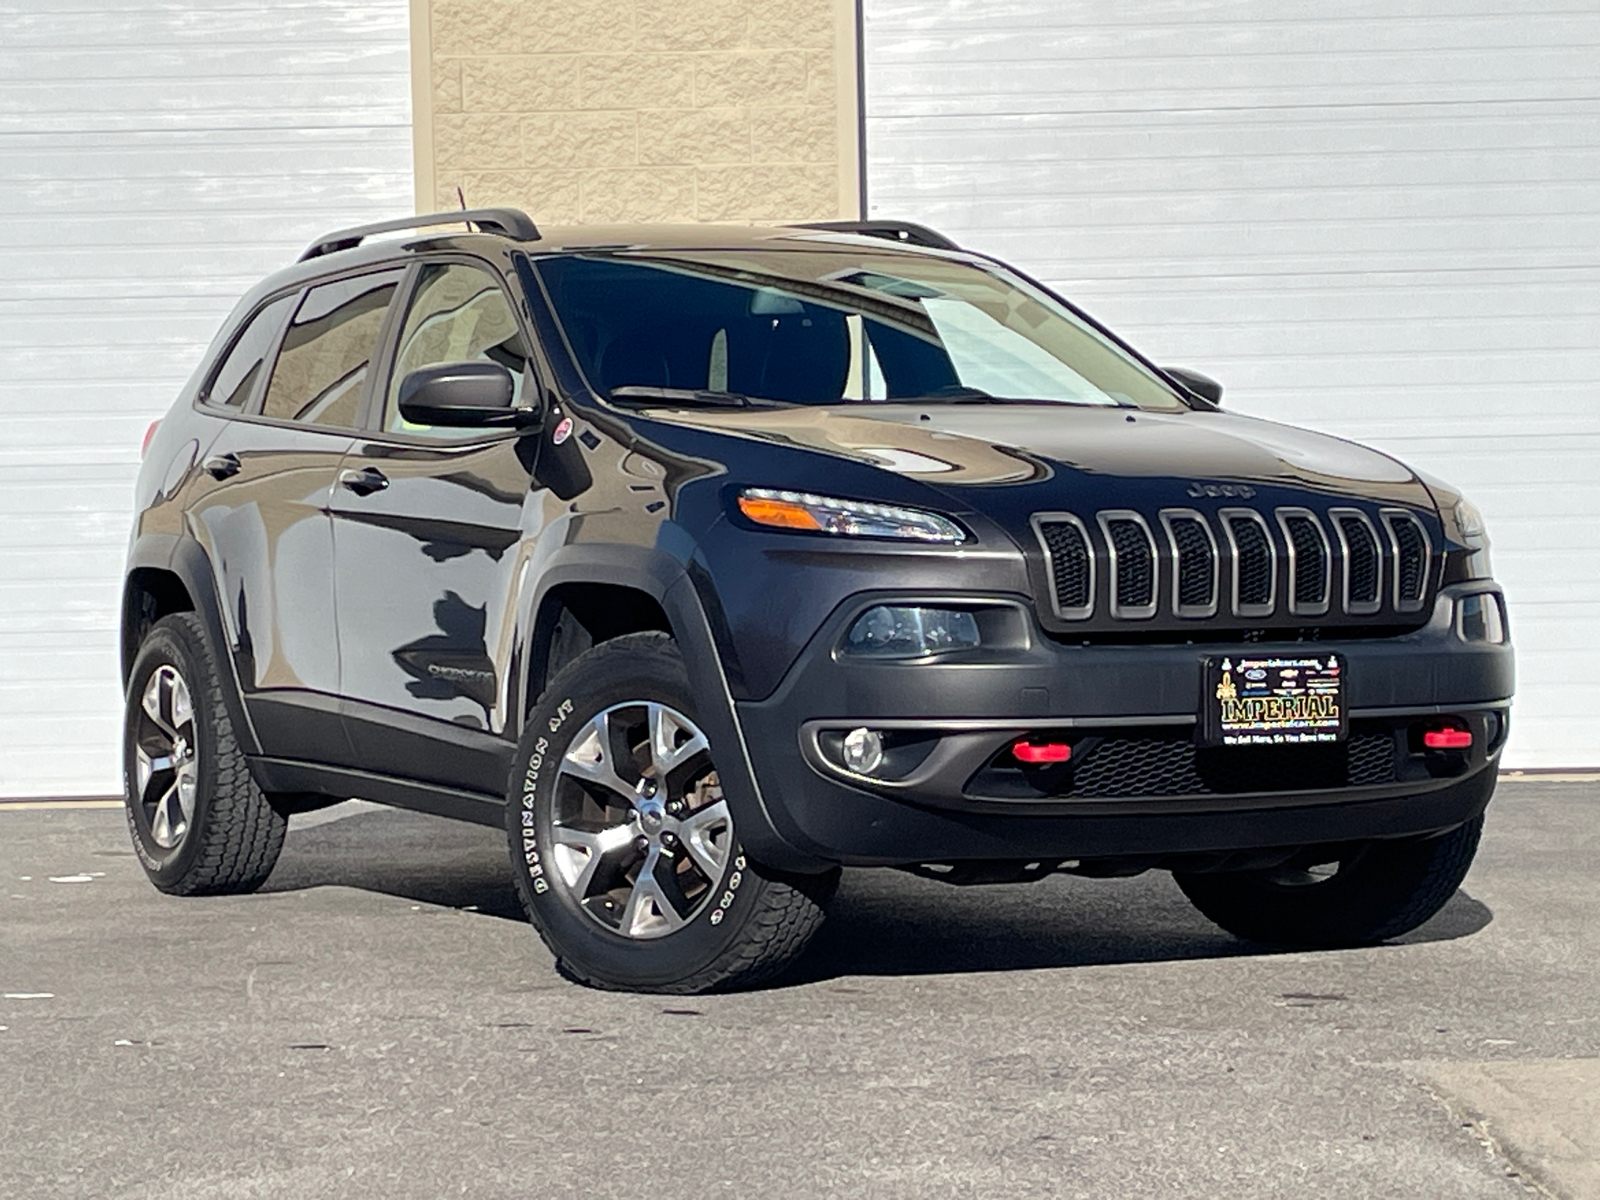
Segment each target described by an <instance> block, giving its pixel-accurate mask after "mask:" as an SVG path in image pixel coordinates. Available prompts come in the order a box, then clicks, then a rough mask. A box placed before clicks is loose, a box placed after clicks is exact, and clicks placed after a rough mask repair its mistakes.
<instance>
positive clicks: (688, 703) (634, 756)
mask: <svg viewBox="0 0 1600 1200" xmlns="http://www.w3.org/2000/svg"><path fill="white" fill-rule="evenodd" d="M507 816H508V822H509V823H508V827H507V833H508V835H509V837H510V842H511V859H512V870H513V873H514V876H515V879H516V883H517V889H518V892H519V894H520V895H521V897H522V902H523V905H524V908H525V909H526V911H527V914H528V917H529V919H530V920H531V921H532V922H533V924H534V926H535V928H537V929H538V931H539V933H540V935H541V936H542V937H543V938H544V940H545V943H546V944H547V945H548V946H549V947H550V949H551V950H552V951H553V952H554V953H555V955H556V957H557V959H558V960H559V963H560V965H561V968H562V969H563V970H564V971H565V972H566V973H567V974H569V975H570V976H572V977H573V978H575V979H577V980H579V981H581V982H583V983H587V984H590V985H592V986H595V987H602V988H615V989H625V990H631V991H646V992H673V993H694V992H704V991H711V990H717V989H728V988H734V987H743V986H749V985H751V984H754V983H757V982H760V981H761V980H763V979H767V978H769V977H771V976H772V975H774V974H776V973H777V972H779V971H781V970H782V969H783V968H784V967H786V966H787V965H788V964H789V963H791V962H792V961H793V960H794V959H795V958H796V957H797V956H798V955H799V954H800V952H801V951H802V950H803V949H804V948H805V945H806V943H807V942H808V941H809V940H810V938H811V935H812V934H813V933H814V932H815V931H816V929H817V927H818V926H819V925H820V924H821V922H822V918H823V910H824V905H825V904H826V902H827V900H828V898H829V897H830V896H831V894H832V892H833V889H834V886H835V885H836V883H837V880H838V872H837V871H834V872H829V873H826V874H822V875H786V874H782V873H780V872H776V871H772V870H769V869H767V868H765V867H763V866H762V865H761V864H759V863H755V862H752V861H751V860H750V859H749V857H748V856H747V855H746V854H745V852H744V849H743V847H742V846H741V845H740V843H739V839H738V835H737V831H736V830H735V828H734V819H733V813H732V811H731V810H730V807H729V805H728V802H727V800H726V798H725V797H724V795H723V792H722V783H721V778H720V776H719V775H718V773H717V769H716V765H715V764H714V763H713V762H712V759H711V750H710V745H709V742H708V740H707V738H706V735H705V734H704V733H703V732H702V731H701V729H700V727H699V725H698V724H697V722H696V717H695V704H694V698H693V696H692V695H691V694H690V691H689V683H688V678H687V676H686V674H685V672H684V669H683V661H682V659H681V657H680V656H679V653H678V649H677V646H676V645H675V644H674V643H673V641H672V640H671V639H670V638H669V637H667V636H666V635H665V634H659V633H639V634H629V635H627V636H625V637H621V638H617V639H615V640H613V641H609V642H605V643H602V644H601V645H600V646H597V647H595V648H594V649H593V650H590V651H588V652H586V653H585V654H583V655H582V656H580V657H579V658H578V659H577V660H575V661H574V662H573V663H572V664H571V665H570V666H568V667H567V668H566V669H565V670H563V671H562V672H561V673H560V674H559V675H557V676H556V678H555V679H554V680H552V681H551V684H550V686H549V688H548V689H547V690H546V692H545V694H544V696H543V698H542V699H541V700H540V702H539V704H538V705H537V706H536V707H535V709H534V711H533V713H532V714H531V716H530V718H529V721H528V726H527V730H526V731H525V733H524V735H523V738H522V743H521V746H520V748H519V757H518V769H517V772H516V774H515V776H514V777H513V788H512V792H511V796H510V803H509V804H508V805H507Z"/></svg>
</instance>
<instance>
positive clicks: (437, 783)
mask: <svg viewBox="0 0 1600 1200" xmlns="http://www.w3.org/2000/svg"><path fill="white" fill-rule="evenodd" d="M464 223H465V224H466V232H451V231H448V230H444V228H443V227H444V226H446V225H447V224H455V225H457V226H460V225H462V224H464ZM400 231H412V232H411V233H410V235H409V236H406V237H402V238H398V239H389V240H383V239H374V235H376V234H380V233H396V232H400ZM1220 392H1221V389H1220V388H1219V387H1218V386H1217V385H1216V384H1215V383H1214V382H1212V381H1211V380H1208V379H1206V378H1205V377H1204V376H1201V375H1197V374H1195V373H1193V372H1189V371H1184V370H1179V369H1175V368H1167V369H1162V368H1158V367H1156V366H1153V365H1151V364H1150V363H1149V362H1148V361H1146V360H1145V359H1144V358H1142V357H1141V356H1140V355H1139V354H1138V353H1137V352H1135V351H1134V350H1132V349H1131V348H1130V347H1128V346H1127V345H1125V344H1124V343H1123V342H1121V341H1120V340H1118V339H1117V338H1116V337H1115V336H1114V335H1113V334H1111V333H1109V332H1108V331H1107V330H1105V329H1104V328H1102V327H1101V326H1099V325H1097V324H1096V323H1095V322H1094V321H1092V320H1091V319H1089V318H1088V317H1087V316H1085V315H1084V314H1083V313H1081V312H1079V311H1078V310H1077V309H1076V308H1074V307H1073V306H1072V305H1071V304H1069V303H1067V302H1066V301H1064V300H1062V299H1061V298H1060V297H1058V296H1056V295H1054V294H1053V293H1052V292H1051V291H1050V290H1049V289H1047V288H1045V287H1042V286H1041V285H1039V284H1038V283H1035V282H1033V281H1032V280H1030V279H1028V278H1027V277H1026V276H1024V275H1022V274H1020V273H1018V272H1017V271H1015V270H1013V269H1011V268H1009V267H1007V266H1005V265H1003V264H1001V263H999V262H996V261H994V260H992V259H989V258H986V257H984V256H982V255H979V254H974V253H970V252H967V251H963V250H962V249H960V248H959V247H957V246H955V245H953V244H951V243H950V242H949V241H948V240H946V239H944V238H942V237H941V236H940V235H938V234H936V233H933V232H932V231H930V230H927V229H923V228H921V227H918V226H914V225H904V224H894V223H887V222H855V223H836V224H830V225H818V226H790V227H783V228H761V229H757V228H718V227H712V226H692V227H681V228H674V227H654V228H652V227H626V228H568V229H545V230H543V231H541V230H539V229H536V228H535V226H534V225H533V223H532V222H531V221H530V220H529V219H528V218H527V216H526V215H524V214H523V213H521V212H517V211H515V210H509V209H492V210H482V211H474V212H464V213H454V214H443V215H438V216H430V217H419V218H408V219H406V220H404V221H396V222H388V223H385V224H382V225H375V226H367V227H363V228H360V229H350V230H344V231H341V232H337V233H334V234H331V235H329V236H328V237H326V238H324V239H323V240H321V241H319V242H318V243H317V244H316V245H314V246H312V247H311V248H310V249H309V250H308V251H307V252H306V253H305V255H304V256H303V258H302V259H301V261H300V262H299V263H298V264H296V265H295V266H293V267H291V268H289V269H288V270H286V271H283V272H281V273H279V274H277V275H274V276H272V277H271V278H270V279H267V280H266V281H265V282H263V283H262V284H260V285H259V286H258V287H256V288H255V289H254V290H253V291H251V292H250V294H249V295H248V296H246V297H245V298H244V300H243V301H241V302H240V304H239V306H238V308H237V310H236V311H235V313H234V314H233V316H232V317H230V318H229V319H228V321H227V323H226V324H225V326H224V327H223V329H222V331H221V333H220V334H219V335H218V337H217V339H216V342H215V343H214V344H213V346H212V347H211V349H210V350H209V351H208V352H207V353H206V355H205V358H204V361H203V363H202V364H201V366H200V368H199V369H198V370H197V371H196V373H195V375H194V377H193V379H192V381H191V382H190V383H189V384H188V385H187V386H186V387H185V389H184V391H183V393H182V395H181V396H180V397H179V398H178V400H177V402H176V404H175V405H174V406H173V408H172V411H171V412H170V413H169V414H168V416H167V417H166V418H165V419H164V420H163V421H161V422H160V423H159V426H158V427H156V429H155V431H154V433H153V436H152V437H151V439H150V440H149V442H148V446H147V452H146V455H145V459H144V466H143V470H142V472H141V474H140V477H139V484H138V498H137V499H138V518H137V522H136V526H135V529H134V532H133V538H132V544H131V552H130V555H129V560H128V571H127V577H126V590H125V600H124V605H123V663H124V670H125V680H126V685H127V724H126V736H125V758H126V769H127V791H128V794H127V800H128V806H127V811H128V820H129V823H130V825H131V827H132V832H133V840H134V845H135V846H136V847H137V849H138V853H139V857H140V859H141V861H142V862H143V864H144V867H145V869H146V871H147V872H148V873H149V875H150V877H151V879H152V880H153V881H154V882H155V884H156V886H157V887H159V888H161V889H163V890H165V891H169V892H175V893H205V892H211V893H216V892H241V891H248V890H249V889H252V888H255V887H257V886H258V885H260V884H261V883H262V882H263V881H264V880H265V879H266V878H267V875H268V874H269V872H270V871H271V870H272V866H273V862H274V859H275V858H276V856H277V854H278V851H279V848H280V846H281V845H282V842H283V837H284V831H285V825H286V821H287V819H288V817H289V816H290V815H291V814H293V813H296V812H300V811H305V810H307V809H309V808H313V807H318V806H321V805H323V804H328V803H332V802H334V801H335V800H339V799H344V798H347V797H362V798H365V799H368V800H374V801H379V802H381V803H386V804H394V805H400V806H403V807H406V808H412V809H419V810H422V811H425V812H430V813H436V814H440V815H443V816H448V817H455V818H460V819H463V820H467V821H476V822H480V823H482V824H486V825H494V826H501V825H503V826H504V828H505V830H506V834H507V838H508V841H509V849H510V859H511V869H512V872H513V874H514V876H515V879H516V884H517V888H518V891H519V892H520V894H521V897H522V900H523V902H524V904H525V906H526V909H527V913H528V916H529V917H530V919H531V920H532V923H533V924H534V926H535V927H536V928H537V929H538V930H539V932H540V934H541V935H542V936H543V937H544V939H545V940H546V941H547V942H548V944H549V946H550V948H551V949H552V950H553V951H554V952H555V954H556V955H557V957H558V959H559V961H560V963H561V965H562V967H563V969H564V970H565V971H567V972H568V973H569V974H570V975H572V976H573V977H575V978H577V979H580V980H584V981H586V982H589V983H591V984H595V985H598V986H602V987H616V988H633V989H643V990H658V991H682V992H688V991H697V990H703V989H709V988H714V987H731V986H736V985H739V984H749V983H751V982H753V981H756V980H759V979H761V978H764V977H766V976H769V975H771V974H772V973H773V972H775V971H777V970H778V969H779V968H781V967H782V966H783V965H784V964H786V963H788V962H790V961H791V960H792V959H793V958H794V957H795V956H796V955H797V954H798V953H799V952H800V951H801V949H802V948H803V947H804V945H805V943H806V941H807V939H808V938H809V937H810V935H811V934H812V933H813V931H814V930H815V929H816V928H817V925H818V923H819V921H820V920H821V917H822V913H823V909H824V906H825V905H826V903H827V901H828V898H829V896H830V894H831V892H832V891H833V888H834V885H835V882H836V880H837V878H838V873H839V869H840V867H841V866H885V867H901V868H907V869H911V870H915V871H917V872H920V873H922V874H925V875H929V876H933V877H937V878H942V879H946V880H949V881H951V882H955V883H991V882H1006V881H1021V880H1032V879H1037V878H1040V877H1042V876H1044V875H1047V874H1049V873H1051V872H1055V871H1071V872H1077V873H1079V874H1083V875H1091V876H1111V875H1126V874H1133V873H1136V872H1139V871H1142V870H1146V869H1152V868H1153V869H1162V870H1169V871H1171V872H1173V874H1174V875H1175V876H1176V878H1177V881H1178V883H1179V885H1180V886H1181V887H1182V888H1183V890H1184V892H1185V893H1186V894H1187V895H1188V896H1189V898H1190V899H1191V900H1192V901H1193V902H1194V903H1195V904H1196V905H1197V906H1198V908H1199V909H1200V911H1201V912H1203V913H1204V914H1205V915H1206V916H1208V917H1210V918H1211V919H1212V920H1213V921H1215V922H1217V923H1218V924H1219V925H1221V926H1222V927H1224V928H1225V929H1228V930H1230V931H1232V932H1233V933H1235V934H1237V935H1239V936H1241V937H1244V938H1251V939H1256V940H1259V941H1262V942H1268V943H1282V944H1294V945H1302V946H1335V945H1348V944H1357V943H1365V942H1374V941H1378V940H1381V939H1384V938H1388V937H1392V936H1395V935H1397V934H1400V933H1403V932H1405V931H1407V930H1409V929H1411V928H1413V927H1415V926H1416V925H1418V924H1420V923H1421V922H1422V921H1424V920H1425V919H1426V918H1427V917H1429V916H1430V915H1431V914H1432V913H1434V912H1435V911H1437V910H1438V909H1439V907H1440V906H1441V905H1442V904H1443V903H1444V902H1445V901H1446V900H1447V899H1448V898H1449V897H1450V896H1451V895H1452V894H1453V892H1454V890H1455V889H1456V887H1457V885H1458V884H1459V883H1460V882H1461V879H1462V877H1463V875H1464V874H1465V872H1466V870H1467V867H1468V865H1469V863H1470V861H1471V859H1472V855H1473V852H1474V849H1475V847H1476V844H1477V841H1478V835H1479V830H1480V828H1481V825H1482V819H1483V812H1484V807H1485V805H1486V804H1487V803H1488V801H1489V797H1490V794H1491V792H1492V791H1493V788H1494V782H1495V772H1496V768H1497V762H1498V757H1499V753H1500V749H1501V747H1502V745H1503V744H1504V741H1505V737H1506V730H1507V715H1508V708H1509V698H1510V696H1511V693H1512V651H1511V647H1510V645H1509V640H1508V637H1507V627H1506V618H1505V612H1504V607H1503V603H1502V599H1501V595H1500V591H1499V589H1498V588H1497V586H1496V585H1495V584H1494V583H1493V582H1492V580H1491V577H1490V574H1489V560H1488V545H1487V541H1486V539H1485V535H1484V530H1483V526H1482V523H1481V521H1480V519H1479V517H1478V514H1477V513H1476V511H1475V510H1474V509H1473V508H1472V507H1471V505H1469V504H1468V503H1467V502H1466V501H1465V500H1464V499H1462V498H1461V497H1460V496H1459V495H1457V494H1455V493H1454V492H1453V491H1451V490H1450V489H1449V488H1448V487H1446V486H1444V485H1442V484H1440V483H1438V482H1437V481H1435V480H1432V479H1428V478H1425V477H1423V476H1419V475H1418V474H1417V473H1416V472H1414V471H1412V470H1410V469H1408V468H1407V467H1405V466H1403V465H1401V464H1400V463H1398V462H1396V461H1395V460H1394V459H1392V458H1390V457H1389V456H1387V455H1385V454H1381V453H1378V452H1376V451H1372V450H1368V449H1364V448H1362V447H1360V446H1357V445H1353V444H1351V443H1349V442H1345V441H1340V440H1337V439H1334V438H1330V437H1324V436H1319V435H1317V434H1312V433H1307V432H1302V431H1300V430H1298V429H1294V428H1290V427H1287V426H1284V425H1280V424H1274V423H1272V422H1269V421H1263V420H1256V419H1252V418H1249V417H1244V416H1239V415H1234V414H1230V413H1227V412H1223V411H1221V410H1220V408H1219V400H1220Z"/></svg>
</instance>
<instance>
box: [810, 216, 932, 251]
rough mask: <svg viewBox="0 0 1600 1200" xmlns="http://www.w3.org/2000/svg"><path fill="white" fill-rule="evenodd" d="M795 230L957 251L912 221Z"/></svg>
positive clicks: (832, 223) (838, 223)
mask: <svg viewBox="0 0 1600 1200" xmlns="http://www.w3.org/2000/svg"><path fill="white" fill-rule="evenodd" d="M795 228H797V229H829V230H832V231H833V232H835V233H859V234H861V235H862V236H863V237H875V238H884V239H886V240H888V241H891V242H901V243H904V244H905V245H907V246H927V247H929V248H930V249H933V250H959V249H961V247H960V246H958V245H956V244H955V243H954V242H952V241H951V240H950V239H949V238H947V237H945V235H944V234H942V233H938V232H936V231H935V230H932V229H929V228H928V227H927V226H926V225H918V224H916V223H915V222H914V221H812V222H809V223H807V224H804V225H797V226H796V227H795Z"/></svg>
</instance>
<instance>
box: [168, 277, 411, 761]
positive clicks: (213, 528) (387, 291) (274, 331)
mask: <svg viewBox="0 0 1600 1200" xmlns="http://www.w3.org/2000/svg"><path fill="white" fill-rule="evenodd" d="M402 275H403V272H402V271H400V270H388V271H378V272H368V273H365V274H361V275H358V276H354V277H350V278H345V279H338V280H333V281H329V282H327V283H320V284H317V285H315V286H312V287H309V288H306V289H304V290H303V291H302V292H299V293H293V294H290V295H288V296H284V297H280V298H278V299H277V300H275V301H273V302H272V303H270V304H269V305H267V306H266V307H265V308H263V309H262V310H260V311H259V312H258V313H257V314H256V316H255V318H253V319H252V320H251V321H250V322H249V323H247V325H246V328H245V331H244V333H243V334H241V336H240V338H239V339H238V340H237V341H236V343H235V347H234V351H231V352H230V354H229V355H228V356H226V357H225V358H224V361H223V364H222V366H221V368H220V369H219V371H218V372H217V374H216V376H215V378H214V379H213V381H212V385H211V386H210V387H209V388H208V389H207V391H206V392H205V393H203V396H202V404H208V405H210V406H213V407H217V408H219V409H221V410H228V409H232V410H233V411H236V412H237V413H238V414H239V415H237V416H235V417H233V418H232V419H230V420H228V421H227V422H226V423H225V427H224V428H223V429H222V431H221V433H220V434H219V435H218V436H217V438H216V439H215V440H214V441H213V442H212V443H211V445H210V446H209V447H208V448H207V450H206V452H205V458H204V461H203V464H202V465H203V469H204V471H205V476H204V477H202V478H203V479H205V480H206V481H205V484H204V488H203V490H202V491H200V492H199V493H198V495H197V499H196V501H195V502H194V503H193V504H192V506H191V508H190V516H191V522H192V528H193V529H194V531H195V534H196V536H197V538H198V539H199V540H200V541H201V543H202V544H203V545H204V547H205V549H206V551H207V554H208V557H209V559H210V561H211V565H212V570H213V573H214V575H215V578H216V583H217V588H218V592H219V599H220V601H221V609H222V613H223V622H224V626H225V629H224V633H225V636H226V638H227V639H228V642H229V649H230V651H231V652H232V654H233V657H234V661H235V664H236V667H237V671H238V677H239V681H240V684H241V686H242V687H243V690H244V699H245V704H246V707H247V710H248V712H249V715H250V718H251V721H252V723H253V724H254V725H255V728H256V734H257V737H258V738H259V740H260V742H261V745H262V750H263V752H264V753H266V754H267V755H269V756H274V757H282V758H291V759H301V760H308V761H316V762H330V763H338V764H348V762H349V760H350V758H351V752H350V745H349V740H348V738H347V737H346V736H345V734H344V729H343V725H342V723H341V721H340V720H339V716H338V700H337V695H338V680H339V671H338V643H337V641H336V637H335V628H334V603H333V599H334V597H333V531H332V524H331V520H330V517H329V513H328V504H329V498H330V495H331V493H332V491H333V488H334V486H335V483H334V481H335V478H336V476H337V473H338V469H339V463H340V461H341V459H342V458H343V456H344V454H345V452H346V451H347V450H348V449H349V448H350V446H351V445H352V443H353V440H354V437H353V435H354V430H355V425H356V423H357V418H358V413H359V412H360V411H361V404H362V401H363V400H364V398H365V394H366V391H367V389H368V387H369V378H368V377H369V375H370V373H371V364H372V360H373V358H374V355H375V352H376V350H377V348H378V346H379V344H380V332H381V330H382V328H383V324H384V321H385V318H386V315H387V312H388V308H389V303H390V301H391V300H392V299H393V297H394V294H395V291H396V289H397V287H398V285H399V283H400V280H401V278H402ZM291 313H292V315H290V314H291ZM285 318H287V319H285ZM263 330H265V333H266V336H265V337H264V336H263ZM268 343H270V348H267V344H268Z"/></svg>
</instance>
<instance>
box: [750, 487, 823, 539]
mask: <svg viewBox="0 0 1600 1200" xmlns="http://www.w3.org/2000/svg"><path fill="white" fill-rule="evenodd" d="M739 511H740V512H742V513H743V514H744V515H745V516H747V517H749V518H750V519H751V520H752V521H754V522H755V523H756V524H757V525H774V526H776V527H777V528H779V529H809V530H819V529H821V528H822V522H821V521H819V520H817V518H816V517H814V516H813V515H812V514H811V510H810V509H808V508H806V506H805V505H803V504H795V503H794V502H793V501H790V500H773V499H768V498H767V497H765V496H749V495H745V496H740V497H739Z"/></svg>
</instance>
